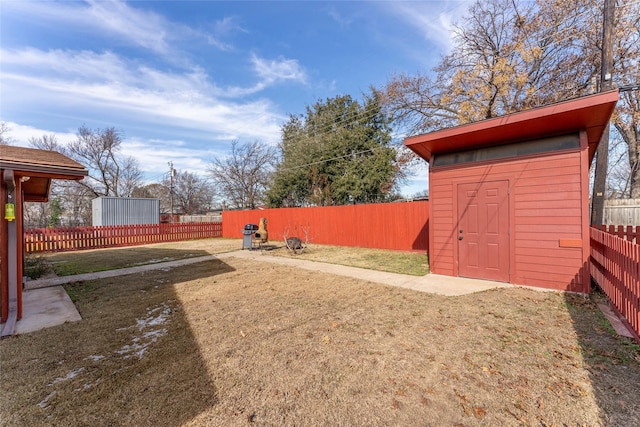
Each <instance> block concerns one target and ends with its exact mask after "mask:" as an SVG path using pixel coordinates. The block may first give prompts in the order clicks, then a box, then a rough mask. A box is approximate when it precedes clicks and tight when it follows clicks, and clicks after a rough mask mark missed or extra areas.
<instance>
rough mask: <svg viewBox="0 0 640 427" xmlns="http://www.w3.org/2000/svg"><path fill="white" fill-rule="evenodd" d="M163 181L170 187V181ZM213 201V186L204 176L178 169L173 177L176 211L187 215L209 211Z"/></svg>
mask: <svg viewBox="0 0 640 427" xmlns="http://www.w3.org/2000/svg"><path fill="white" fill-rule="evenodd" d="M168 180H169V179H168V178H167V180H165V181H164V182H163V187H164V188H167V189H168V188H169V182H168ZM212 201H213V189H212V186H211V185H210V184H209V183H208V182H207V181H206V180H205V179H203V178H201V177H199V176H198V175H196V174H193V173H191V172H187V171H183V172H180V171H177V173H176V175H175V176H174V177H173V206H174V210H175V211H176V212H179V213H182V214H185V215H196V214H204V213H207V212H208V211H209V210H210V209H211V203H212Z"/></svg>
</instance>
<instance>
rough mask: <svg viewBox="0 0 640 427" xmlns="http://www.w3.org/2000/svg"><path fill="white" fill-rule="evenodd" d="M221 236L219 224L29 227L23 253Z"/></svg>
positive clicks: (220, 225) (220, 224)
mask: <svg viewBox="0 0 640 427" xmlns="http://www.w3.org/2000/svg"><path fill="white" fill-rule="evenodd" d="M221 236H222V223H220V222H210V223H181V224H149V225H112V226H101V227H69V228H64V227H63V228H31V229H27V230H25V231H24V248H25V251H26V252H62V251H75V250H81V249H99V248H112V247H117V246H135V245H145V244H148V243H161V242H177V241H181V240H192V239H206V238H210V237H221Z"/></svg>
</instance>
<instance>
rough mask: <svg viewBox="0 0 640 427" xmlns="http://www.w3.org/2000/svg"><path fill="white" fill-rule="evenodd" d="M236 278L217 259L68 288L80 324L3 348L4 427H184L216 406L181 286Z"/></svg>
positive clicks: (9, 341) (8, 343)
mask: <svg viewBox="0 0 640 427" xmlns="http://www.w3.org/2000/svg"><path fill="white" fill-rule="evenodd" d="M231 271H233V268H232V267H230V266H229V265H227V264H226V263H224V262H222V261H219V260H214V261H206V262H200V263H196V264H192V265H189V266H184V267H177V268H173V269H171V270H168V271H163V270H153V271H148V272H145V273H140V274H135V275H127V276H119V277H113V278H107V279H100V280H94V281H86V282H77V283H73V284H70V285H67V286H66V287H65V288H66V289H67V291H68V292H69V293H70V294H71V295H73V299H74V301H75V304H76V306H77V308H78V310H79V312H80V313H81V315H82V317H83V320H82V321H79V322H74V323H67V324H64V325H61V326H59V327H54V328H49V329H44V330H41V331H38V332H35V333H32V334H26V335H21V336H16V337H12V338H10V339H7V340H3V341H2V343H1V344H0V360H2V374H1V376H2V378H1V382H2V384H3V388H4V389H5V390H10V392H9V393H4V394H3V398H2V405H0V417H1V418H2V419H3V423H5V424H7V425H135V426H156V425H163V426H178V425H182V424H183V423H185V422H187V421H188V420H190V419H192V418H194V417H195V416H197V415H198V414H200V413H202V412H203V411H205V410H207V409H210V408H211V407H212V406H215V405H216V404H217V402H218V391H217V389H216V385H215V384H214V383H213V382H212V379H211V376H210V375H209V369H208V367H207V362H206V360H205V359H204V358H203V356H202V354H201V351H200V348H199V344H198V341H197V339H196V337H195V336H194V334H193V331H192V329H191V327H190V325H189V320H188V318H187V313H186V312H185V310H183V307H182V304H181V302H180V300H179V298H178V296H177V293H176V291H175V286H180V287H181V289H185V287H186V289H188V288H189V287H199V286H211V284H212V283H215V281H213V282H212V281H203V280H200V279H203V278H210V277H213V276H216V275H220V274H224V273H228V272H231Z"/></svg>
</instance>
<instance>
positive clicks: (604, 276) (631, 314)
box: [590, 228, 640, 342]
mask: <svg viewBox="0 0 640 427" xmlns="http://www.w3.org/2000/svg"><path fill="white" fill-rule="evenodd" d="M590 269H591V277H592V278H593V279H594V280H595V281H596V282H597V283H598V285H599V286H600V288H601V289H602V290H603V292H604V293H605V294H606V295H607V297H608V298H609V301H610V302H611V304H612V305H613V307H614V308H615V309H616V310H617V311H618V313H619V314H620V315H621V316H622V317H623V319H624V320H625V321H626V323H627V324H628V326H630V327H631V331H632V332H633V333H634V335H635V336H636V339H637V340H638V341H639V342H640V244H635V243H632V242H631V241H629V240H625V239H622V238H620V237H618V236H614V235H612V234H609V233H607V232H604V231H601V230H598V229H596V228H592V229H591V263H590Z"/></svg>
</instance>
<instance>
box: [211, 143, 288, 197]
mask: <svg viewBox="0 0 640 427" xmlns="http://www.w3.org/2000/svg"><path fill="white" fill-rule="evenodd" d="M276 159H277V154H276V149H275V148H274V147H268V146H265V145H264V144H262V143H260V142H259V141H253V142H249V143H245V144H240V143H239V142H238V141H233V142H232V144H231V152H230V153H229V155H228V156H227V157H225V158H223V159H214V160H213V161H212V162H211V163H210V164H209V168H208V169H209V173H210V175H211V178H212V180H213V183H214V185H215V186H216V190H217V191H218V193H219V194H220V196H221V197H223V198H224V199H225V200H226V201H227V203H228V204H229V205H230V207H232V208H240V209H254V208H255V207H256V206H258V205H260V204H261V203H263V202H264V199H265V192H266V189H267V187H268V185H269V179H270V176H271V173H272V171H273V168H274V165H275V163H276Z"/></svg>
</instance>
